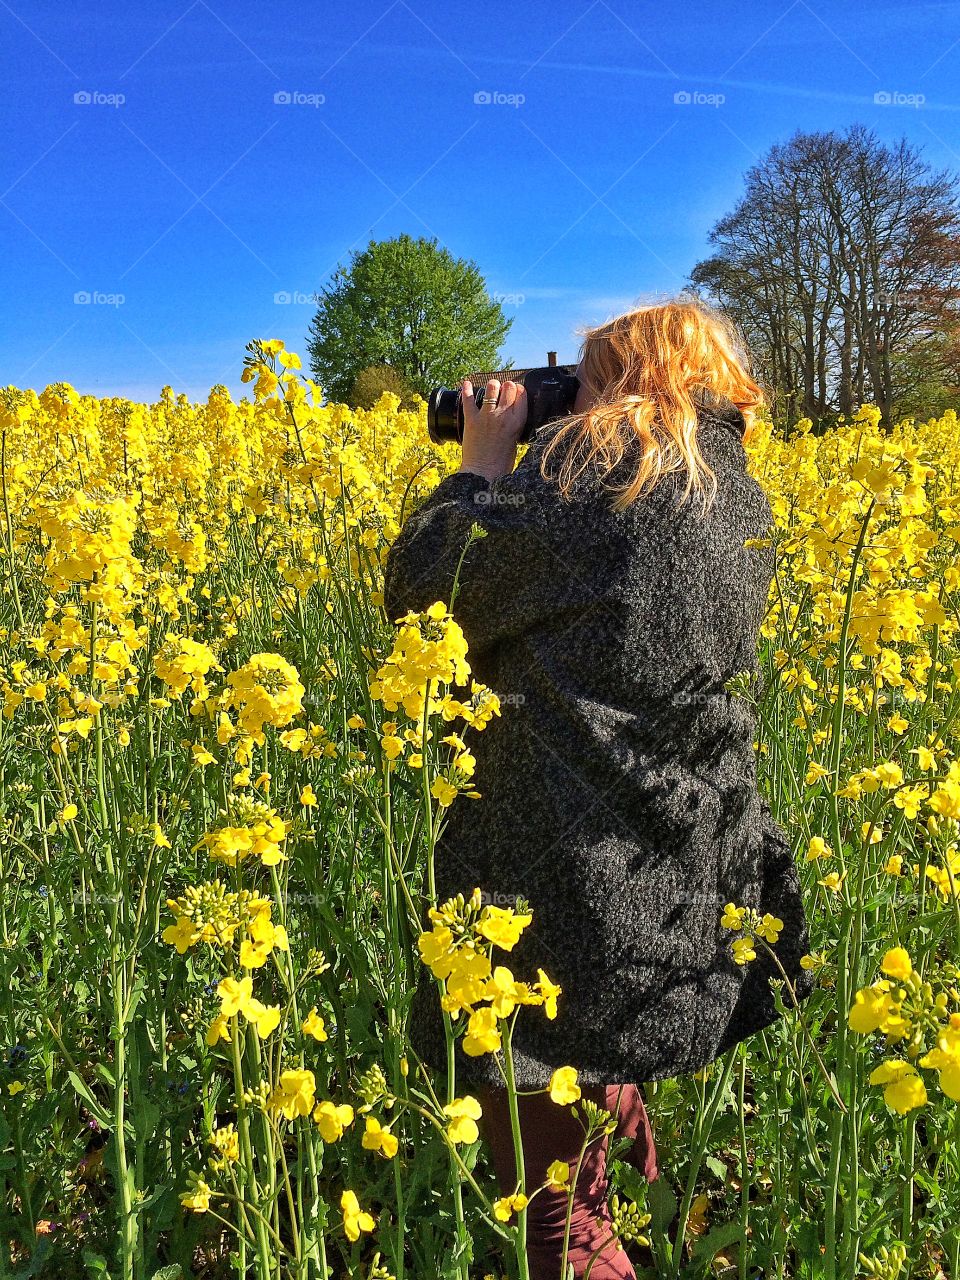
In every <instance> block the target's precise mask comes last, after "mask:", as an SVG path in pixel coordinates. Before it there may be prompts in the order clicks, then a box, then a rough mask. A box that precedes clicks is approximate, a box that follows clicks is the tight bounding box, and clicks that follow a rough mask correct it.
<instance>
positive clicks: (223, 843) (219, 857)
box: [193, 793, 290, 867]
mask: <svg viewBox="0 0 960 1280" xmlns="http://www.w3.org/2000/svg"><path fill="white" fill-rule="evenodd" d="M228 800H229V809H228V811H227V812H226V814H225V815H224V816H227V817H229V818H230V819H231V821H230V823H229V824H228V825H227V826H223V827H218V828H216V830H214V831H208V832H207V834H206V835H205V836H203V837H202V838H201V839H200V840H198V841H197V843H196V844H195V845H194V846H193V848H194V849H202V848H206V849H207V850H208V851H209V853H210V857H211V858H213V859H214V860H215V861H217V862H225V863H227V865H228V866H231V867H235V866H237V864H238V863H240V862H243V861H244V859H245V858H249V857H250V856H251V855H253V856H255V857H258V858H259V859H260V861H261V862H262V863H263V865H264V866H265V867H275V866H277V864H278V863H280V862H283V861H284V860H285V859H286V856H287V855H286V854H285V853H284V852H283V850H282V849H281V848H280V846H281V844H282V843H283V841H284V840H285V839H286V838H287V831H288V830H289V825H290V824H289V823H287V822H285V821H284V819H283V818H281V817H280V815H279V814H278V813H277V812H276V811H275V810H274V809H271V808H270V806H269V805H267V804H264V803H263V802H262V801H260V800H256V799H254V798H253V797H251V796H244V795H238V794H235V793H233V794H231V795H230V796H229V797H228Z"/></svg>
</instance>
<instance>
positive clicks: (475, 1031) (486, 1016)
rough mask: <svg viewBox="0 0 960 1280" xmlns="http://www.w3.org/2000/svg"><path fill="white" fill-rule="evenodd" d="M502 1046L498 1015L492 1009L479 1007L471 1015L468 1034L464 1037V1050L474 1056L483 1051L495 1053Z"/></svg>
mask: <svg viewBox="0 0 960 1280" xmlns="http://www.w3.org/2000/svg"><path fill="white" fill-rule="evenodd" d="M499 1048H500V1031H499V1029H498V1027H497V1015H496V1014H495V1013H494V1011H493V1010H492V1009H477V1010H476V1011H475V1012H474V1013H471V1015H470V1021H469V1022H468V1024H467V1034H466V1035H465V1036H464V1037H463V1051H464V1053H467V1054H469V1055H470V1057H472V1058H477V1057H479V1056H480V1054H482V1053H493V1052H494V1050H496V1049H499Z"/></svg>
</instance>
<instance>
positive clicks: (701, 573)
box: [384, 405, 813, 1089]
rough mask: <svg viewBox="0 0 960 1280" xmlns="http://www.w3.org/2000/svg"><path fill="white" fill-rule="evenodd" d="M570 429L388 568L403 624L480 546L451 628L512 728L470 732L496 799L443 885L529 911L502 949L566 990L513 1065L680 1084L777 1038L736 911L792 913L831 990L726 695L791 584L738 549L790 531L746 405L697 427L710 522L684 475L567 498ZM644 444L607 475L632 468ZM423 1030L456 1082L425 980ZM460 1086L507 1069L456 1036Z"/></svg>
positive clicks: (451, 856)
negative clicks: (636, 489)
mask: <svg viewBox="0 0 960 1280" xmlns="http://www.w3.org/2000/svg"><path fill="white" fill-rule="evenodd" d="M556 426H557V424H547V425H546V426H544V427H542V428H540V429H539V430H538V431H537V432H536V434H535V435H534V437H533V440H532V442H531V444H530V446H529V448H528V450H527V452H526V453H525V455H524V456H523V458H522V459H521V460H520V462H519V464H518V465H517V467H516V469H515V470H514V471H513V472H512V473H511V474H510V475H506V476H503V477H500V478H498V479H496V480H494V481H493V482H492V483H491V482H489V481H488V480H486V479H485V478H484V477H482V476H480V475H475V474H472V473H466V472H459V473H455V474H452V475H450V476H447V477H446V478H445V479H444V480H442V481H441V482H440V484H439V485H438V486H437V488H436V489H435V490H434V491H433V492H432V493H431V494H430V495H429V496H428V497H427V498H426V500H425V501H423V502H422V504H421V505H420V506H419V508H418V509H417V510H416V511H414V512H413V513H412V514H411V515H410V516H409V517H408V518H407V520H406V522H405V524H404V525H403V528H402V529H401V532H400V534H399V535H398V537H397V538H396V539H395V541H394V543H393V545H392V547H391V548H390V551H389V553H388V557H387V560H386V564H385V573H384V607H385V610H386V612H387V614H388V616H389V617H390V619H391V620H394V621H396V620H397V619H398V618H399V617H400V615H402V614H403V613H405V612H407V611H408V610H411V609H413V610H420V609H424V608H426V607H427V606H428V605H430V604H432V603H433V602H434V601H435V600H444V601H446V602H447V603H449V600H450V592H451V587H452V584H453V577H454V573H455V571H456V567H457V562H458V560H459V559H460V555H461V552H462V551H463V547H464V543H465V541H466V538H467V534H468V531H469V529H470V526H471V525H472V524H474V523H477V524H479V525H481V526H482V527H483V528H484V529H485V530H486V537H484V538H482V539H480V540H478V541H476V542H474V543H473V544H472V545H471V547H470V549H469V550H468V551H467V553H466V555H465V556H464V559H463V565H462V568H461V571H460V588H459V594H458V596H457V598H456V600H455V602H454V606H453V614H454V617H455V618H456V619H457V620H458V622H459V623H460V625H461V627H462V629H463V632H464V635H465V636H466V639H467V642H468V645H469V652H468V661H469V662H470V664H471V666H472V670H473V674H474V676H475V677H476V678H477V679H478V680H481V681H483V682H484V683H485V684H487V685H489V686H490V687H491V688H492V689H493V690H494V691H495V692H496V693H497V694H499V696H500V698H501V702H502V715H501V716H500V717H499V718H496V717H495V718H494V719H493V720H492V721H491V722H490V724H489V725H488V726H487V727H486V728H485V729H484V730H483V731H479V732H478V731H475V730H471V729H469V728H468V729H466V730H464V731H463V733H462V736H463V738H464V740H465V741H466V742H467V743H468V745H469V746H470V747H471V749H472V751H473V752H474V754H475V756H476V761H477V764H476V773H475V782H476V787H477V790H479V791H480V792H481V797H482V798H481V799H479V800H471V799H469V798H467V797H464V796H461V797H458V798H457V799H456V800H455V801H454V803H453V805H452V806H451V808H450V810H449V811H448V815H447V817H448V820H447V825H446V827H445V828H444V830H443V831H442V833H441V836H440V838H439V841H438V843H437V847H436V854H435V870H436V887H437V895H438V900H439V901H441V902H442V901H443V900H444V899H446V898H448V897H451V896H453V895H455V894H457V893H459V892H463V893H464V895H466V896H469V894H470V893H471V892H472V890H473V889H474V888H475V887H476V886H479V887H480V888H481V890H482V891H483V896H484V901H487V902H491V903H494V904H496V905H499V906H510V905H513V903H514V902H515V900H516V898H517V896H518V895H519V896H522V897H523V898H526V899H527V900H528V902H529V903H530V905H531V909H532V914H533V921H532V924H530V925H529V926H528V927H527V928H526V930H525V931H524V932H523V934H522V935H521V938H520V941H519V943H518V944H517V945H516V946H515V947H514V948H513V950H512V951H510V952H505V951H501V950H498V949H497V948H494V952H493V955H494V962H495V963H501V964H506V965H508V966H509V967H510V969H511V970H512V972H513V973H514V976H515V977H517V978H518V979H521V980H529V981H535V980H536V977H537V972H536V970H537V967H538V966H540V967H542V968H543V969H544V970H545V971H546V973H547V975H548V976H549V978H550V979H551V980H552V981H553V982H556V983H559V985H560V986H561V987H562V989H563V990H562V994H561V995H560V996H559V998H558V1002H557V1017H556V1018H555V1019H554V1020H552V1021H551V1020H549V1019H548V1018H547V1017H546V1014H545V1012H544V1010H543V1008H542V1007H537V1006H521V1008H520V1009H519V1012H518V1014H517V1020H516V1023H515V1026H514V1035H513V1054H514V1067H515V1071H516V1078H517V1083H518V1085H519V1087H521V1088H528V1089H530V1088H541V1087H543V1086H544V1085H546V1084H547V1083H548V1082H549V1079H550V1076H551V1073H552V1072H553V1071H554V1070H555V1068H557V1067H560V1066H573V1067H576V1068H577V1070H578V1072H579V1077H580V1080H581V1081H582V1082H584V1083H598V1084H599V1083H608V1084H613V1083H619V1082H627V1083H642V1082H645V1081H653V1080H659V1079H663V1078H667V1077H673V1076H677V1075H681V1074H686V1073H689V1072H693V1071H696V1070H698V1069H699V1068H701V1067H703V1066H705V1065H706V1064H707V1063H709V1062H711V1061H713V1060H714V1059H715V1058H716V1057H717V1056H718V1055H719V1054H721V1053H723V1052H724V1051H725V1050H726V1049H728V1048H730V1047H732V1046H733V1045H734V1044H736V1043H737V1042H738V1041H740V1040H742V1039H745V1038H746V1037H747V1036H749V1035H751V1034H752V1033H753V1032H755V1031H757V1030H759V1029H760V1028H762V1027H767V1026H770V1025H771V1024H772V1023H774V1022H775V1021H776V1020H777V1018H778V1016H779V1015H778V1013H777V1010H776V1007H775V1005H774V1003H773V996H772V991H771V988H770V986H769V983H768V981H767V978H768V976H770V975H771V974H772V975H773V976H778V971H777V970H776V968H775V966H774V965H773V964H772V962H771V961H769V959H768V958H767V957H766V956H765V953H764V952H763V950H762V948H761V947H760V946H759V944H758V945H757V953H758V954H757V959H756V960H754V961H752V962H751V963H750V964H748V965H747V966H746V967H743V966H740V965H738V964H737V963H736V962H735V961H734V960H733V959H732V957H731V954H730V941H731V939H732V937H733V936H734V935H732V934H731V933H730V932H729V931H728V930H726V929H723V928H722V927H721V925H720V917H721V915H722V912H723V908H724V905H725V904H726V903H727V902H734V903H736V904H738V905H750V906H755V907H758V908H759V909H760V910H761V911H770V912H772V913H773V914H774V915H777V916H779V917H780V918H781V919H782V920H783V921H784V928H783V930H782V932H781V934H780V940H779V942H778V943H777V946H776V951H777V954H778V955H779V957H780V962H781V963H782V964H783V966H784V968H785V970H786V972H787V974H788V975H789V977H790V980H791V982H792V983H794V984H795V986H796V989H797V995H798V998H800V999H801V1000H802V999H805V998H806V997H807V996H808V995H809V993H810V991H811V989H812V986H813V979H812V976H811V973H810V971H809V970H806V969H802V968H801V967H800V964H799V960H800V957H801V955H803V954H804V952H806V951H807V950H808V947H809V939H808V934H807V919H806V917H805V914H804V907H803V903H802V900H801V894H800V887H799V881H798V875H797V868H796V864H795V860H794V855H793V853H792V850H791V842H790V839H789V837H788V836H787V834H786V833H785V832H784V830H783V829H782V828H781V827H780V826H779V825H778V824H777V822H776V821H775V820H774V818H773V816H772V814H771V811H770V809H769V807H768V806H767V804H766V803H765V802H764V800H763V799H762V797H761V795H760V793H759V791H758V786H757V775H756V759H755V752H754V748H753V741H754V738H755V735H756V720H755V714H754V712H753V710H752V709H751V707H750V705H749V703H748V702H747V700H746V699H744V698H742V697H736V696H734V695H732V694H730V693H729V692H728V691H726V690H725V689H724V687H723V685H724V681H725V680H727V679H728V678H729V677H731V676H733V675H734V674H735V673H737V672H740V671H744V670H746V669H749V670H751V671H754V672H757V673H758V662H757V635H758V629H759V627H760V624H761V622H762V619H763V616H764V613H765V610H766V602H767V597H768V594H769V591H770V585H771V581H772V576H773V559H774V551H773V549H772V548H771V547H769V546H768V547H764V548H752V547H750V548H745V547H744V545H743V544H744V541H745V540H746V539H750V538H762V537H764V536H765V535H767V534H768V533H769V532H770V526H771V524H772V512H771V509H770V505H769V502H768V500H767V498H766V495H765V494H764V492H763V490H762V488H761V486H760V485H759V484H758V483H757V481H756V480H755V479H754V478H753V477H752V476H750V475H749V474H748V472H747V458H746V453H745V451H744V448H743V444H742V442H741V436H742V431H743V426H744V423H743V419H742V417H741V415H740V413H739V411H738V410H737V409H736V408H735V407H734V406H733V405H728V406H727V407H726V408H724V407H723V405H721V406H719V407H717V408H715V409H713V410H706V409H701V410H700V417H699V425H698V435H697V442H698V445H699V448H700V451H701V453H702V454H703V456H704V457H705V458H706V459H707V461H708V462H709V464H710V465H711V467H712V468H713V469H714V471H715V472H716V475H717V483H718V494H717V497H716V499H715V500H714V503H713V506H712V507H711V508H710V510H709V511H708V513H707V514H706V515H705V516H704V515H702V514H701V511H700V504H699V502H698V501H697V500H696V498H694V499H693V500H692V505H691V504H685V505H684V506H682V507H680V508H679V509H678V508H677V507H676V503H677V499H678V498H679V495H680V493H681V492H682V488H683V485H684V483H685V480H686V473H685V472H683V471H681V472H679V473H673V474H672V475H669V476H667V477H664V478H662V479H661V480H660V482H659V483H658V484H657V486H656V488H655V489H654V490H653V492H652V493H649V494H648V495H647V496H644V497H641V498H640V499H639V500H638V501H636V502H635V503H633V504H632V506H630V507H629V508H627V509H626V510H625V511H623V512H619V513H615V512H612V511H611V510H610V506H609V503H610V494H609V493H607V492H605V491H604V490H603V489H602V488H601V487H600V484H599V482H598V481H597V480H596V478H590V477H586V478H584V479H582V480H581V481H579V482H578V484H577V486H576V489H575V492H574V495H573V498H572V500H564V499H563V498H562V496H561V495H560V493H559V491H558V489H557V487H556V483H555V481H551V480H545V479H544V478H543V477H542V476H541V474H540V468H539V463H540V458H541V455H542V450H543V447H544V445H545V444H546V442H547V441H548V439H549V438H550V435H551V433H552V431H554V430H555V429H556ZM639 447H640V446H639V445H638V444H636V443H634V444H633V445H631V446H630V448H629V449H628V451H627V453H626V455H625V457H624V459H623V460H622V461H621V463H620V464H618V467H617V469H616V470H615V472H614V473H613V475H612V477H611V479H612V480H614V481H617V480H621V479H622V478H625V477H626V475H627V474H630V473H632V471H631V465H635V464H636V461H637V457H638V455H637V453H636V450H637V449H639ZM551 461H553V459H551ZM622 468H626V470H621V469H622ZM552 469H553V470H554V471H555V470H556V467H555V466H554V467H553V468H552ZM758 678H759V673H758ZM426 905H429V904H426ZM426 905H425V906H424V909H423V916H422V920H423V927H424V928H425V929H429V928H431V927H432V926H431V924H430V922H429V920H428V919H427V916H426ZM783 998H784V1001H785V1003H786V1005H787V1007H788V1008H790V1007H792V1002H791V1000H790V997H789V994H788V992H787V991H786V989H785V988H784V989H783ZM465 1022H466V1018H465V1015H461V1017H460V1020H459V1023H458V1024H457V1025H459V1026H461V1027H462V1026H465ZM409 1034H410V1038H411V1043H412V1045H413V1048H414V1049H415V1050H416V1052H417V1053H418V1054H419V1055H420V1056H421V1057H422V1058H423V1059H424V1061H426V1062H427V1063H428V1064H430V1065H431V1066H433V1067H435V1068H438V1069H442V1068H444V1067H445V1065H446V1056H445V1050H444V1040H443V1029H442V1015H441V1012H440V1004H439V987H438V983H437V980H436V979H435V978H434V977H433V976H432V974H431V973H430V971H429V970H428V969H427V967H426V966H423V968H422V969H421V971H420V979H419V984H418V986H417V988H416V991H415V993H414V997H413V1002H412V1005H411V1011H410V1023H409ZM496 1057H497V1058H499V1059H500V1061H501V1062H502V1061H503V1059H502V1050H501V1051H500V1052H499V1053H498V1054H497V1055H496ZM456 1079H457V1087H458V1089H459V1087H460V1085H461V1084H470V1083H474V1084H479V1083H487V1084H493V1085H496V1084H500V1083H501V1082H502V1079H503V1077H502V1074H501V1072H500V1070H499V1069H498V1066H497V1063H496V1061H495V1057H494V1055H491V1054H484V1055H482V1056H479V1057H472V1056H470V1055H467V1054H465V1053H464V1052H463V1050H462V1047H461V1044H460V1041H459V1040H458V1041H457V1047H456Z"/></svg>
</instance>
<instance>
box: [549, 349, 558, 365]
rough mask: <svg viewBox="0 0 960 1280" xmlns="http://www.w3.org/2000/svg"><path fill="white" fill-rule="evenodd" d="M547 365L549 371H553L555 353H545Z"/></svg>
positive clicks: (555, 358)
mask: <svg viewBox="0 0 960 1280" xmlns="http://www.w3.org/2000/svg"><path fill="white" fill-rule="evenodd" d="M547 364H548V365H549V366H550V368H551V369H555V368H556V367H557V353H556V352H555V351H548V352H547Z"/></svg>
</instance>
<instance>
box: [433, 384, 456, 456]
mask: <svg viewBox="0 0 960 1280" xmlns="http://www.w3.org/2000/svg"><path fill="white" fill-rule="evenodd" d="M427 430H428V432H429V433H430V439H431V440H432V441H433V443H434V444H444V443H445V442H446V441H448V440H456V441H462V440H463V411H462V408H461V405H460V392H459V391H454V390H451V389H450V388H449V387H436V388H435V389H434V390H433V391H431V392H430V399H429V400H428V401H427Z"/></svg>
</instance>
